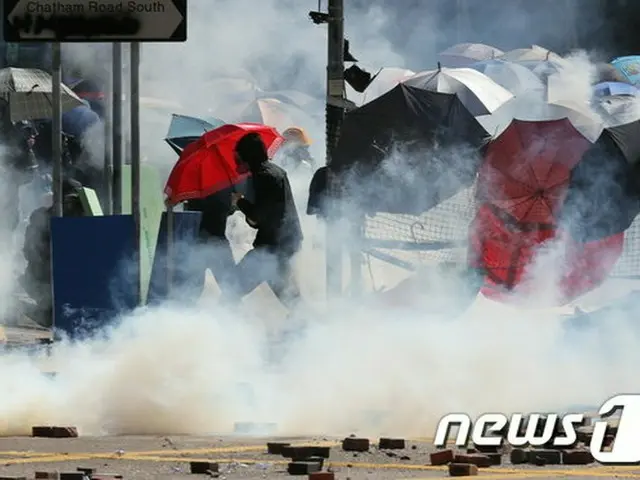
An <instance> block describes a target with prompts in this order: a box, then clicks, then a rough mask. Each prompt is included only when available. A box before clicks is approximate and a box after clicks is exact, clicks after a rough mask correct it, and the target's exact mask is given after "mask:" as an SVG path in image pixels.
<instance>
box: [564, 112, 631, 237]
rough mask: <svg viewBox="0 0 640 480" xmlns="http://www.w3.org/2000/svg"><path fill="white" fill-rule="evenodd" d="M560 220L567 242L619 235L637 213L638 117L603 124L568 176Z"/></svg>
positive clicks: (629, 224)
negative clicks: (566, 234)
mask: <svg viewBox="0 0 640 480" xmlns="http://www.w3.org/2000/svg"><path fill="white" fill-rule="evenodd" d="M562 213H563V220H564V222H565V223H566V225H567V229H568V230H569V231H570V232H571V235H572V237H573V238H576V239H577V240H580V241H584V242H586V241H593V240H599V239H602V238H605V237H608V236H611V235H615V234H618V233H621V232H624V231H625V230H626V229H627V228H629V227H630V226H631V223H632V222H633V220H634V219H635V217H636V216H637V215H638V214H639V213H640V118H638V117H636V119H635V120H634V121H630V122H628V123H623V124H618V125H613V124H609V125H606V126H605V128H604V131H603V132H602V134H601V135H600V138H598V140H597V142H596V143H595V144H594V145H593V146H592V147H591V148H590V149H589V150H588V151H587V152H586V153H585V154H584V155H583V157H582V159H581V161H580V163H579V164H578V165H577V166H576V168H574V169H573V171H572V172H571V182H570V184H569V189H568V194H567V198H566V201H565V204H564V206H563V212H562Z"/></svg>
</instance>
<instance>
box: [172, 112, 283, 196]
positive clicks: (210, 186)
mask: <svg viewBox="0 0 640 480" xmlns="http://www.w3.org/2000/svg"><path fill="white" fill-rule="evenodd" d="M250 132H256V133H258V134H259V135H260V137H261V138H262V141H263V142H264V143H265V145H266V146H267V148H268V150H269V157H271V156H273V154H274V153H275V151H276V150H277V148H278V147H279V146H280V145H281V144H282V142H283V139H282V137H281V136H280V134H279V133H278V132H277V130H276V129H274V128H272V127H268V126H265V125H260V124H254V123H239V124H229V125H223V126H221V127H219V128H216V129H214V130H211V131H210V132H207V133H205V134H204V135H203V136H202V137H200V138H199V139H198V140H197V141H196V142H193V143H191V144H189V145H187V147H186V148H185V149H184V150H183V151H182V154H181V155H180V158H179V159H178V162H177V163H176V164H175V166H174V167H173V170H172V171H171V173H170V174H169V179H168V180H167V184H166V186H165V189H164V192H165V194H166V195H167V196H168V202H169V203H171V204H172V205H175V204H177V203H180V202H184V201H186V200H192V199H196V198H204V197H207V196H209V195H212V194H214V193H216V192H219V191H221V190H225V189H227V188H230V187H232V186H233V185H237V184H238V183H240V182H242V181H243V180H244V179H246V178H247V177H248V176H249V173H248V172H246V173H240V172H238V168H237V165H236V160H235V153H234V149H235V145H236V143H237V141H238V140H240V138H242V137H243V136H244V135H245V134H246V133H250Z"/></svg>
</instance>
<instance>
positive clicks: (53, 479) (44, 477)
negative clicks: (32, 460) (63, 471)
mask: <svg viewBox="0 0 640 480" xmlns="http://www.w3.org/2000/svg"><path fill="white" fill-rule="evenodd" d="M34 476H35V479H36V480H59V479H60V474H59V473H58V472H36V473H35V475H34Z"/></svg>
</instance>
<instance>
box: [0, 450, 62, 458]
mask: <svg viewBox="0 0 640 480" xmlns="http://www.w3.org/2000/svg"><path fill="white" fill-rule="evenodd" d="M49 455H59V454H57V453H52V452H28V451H25V452H21V451H18V450H15V451H6V452H0V457H20V456H22V457H46V456H49Z"/></svg>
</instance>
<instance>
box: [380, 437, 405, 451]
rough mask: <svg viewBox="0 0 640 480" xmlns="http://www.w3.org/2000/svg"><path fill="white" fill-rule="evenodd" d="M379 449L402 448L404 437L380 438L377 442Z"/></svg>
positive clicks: (403, 447)
mask: <svg viewBox="0 0 640 480" xmlns="http://www.w3.org/2000/svg"><path fill="white" fill-rule="evenodd" d="M378 448H379V449H380V450H404V449H405V448H406V442H405V440H404V438H381V439H380V441H379V442H378Z"/></svg>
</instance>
